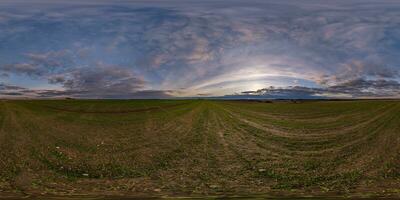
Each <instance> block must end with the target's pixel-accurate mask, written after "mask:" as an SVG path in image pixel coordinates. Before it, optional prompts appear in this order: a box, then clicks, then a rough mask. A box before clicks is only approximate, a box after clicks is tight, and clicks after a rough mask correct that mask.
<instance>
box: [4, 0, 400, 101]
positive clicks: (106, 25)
mask: <svg viewBox="0 0 400 200" xmlns="http://www.w3.org/2000/svg"><path fill="white" fill-rule="evenodd" d="M399 71H400V1H398V0H374V1H372V0H329V1H323V0H319V1H317V0H279V1H278V0H274V1H272V0H260V1H258V0H246V1H239V0H229V1H228V0H226V1H222V0H215V1H197V0H196V1H193V0H180V1H178V0H172V1H167V0H159V1H154V0H146V1H105V0H103V1H102V0H96V1H95V0H79V1H77V0H68V1H66V0H65V1H64V0H59V1H57V0H51V1H50V0H32V1H23V0H2V1H0V98H65V97H72V98H122V99H131V98H177V97H178V98H180V97H222V98H400V72H399Z"/></svg>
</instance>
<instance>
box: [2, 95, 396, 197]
mask: <svg viewBox="0 0 400 200" xmlns="http://www.w3.org/2000/svg"><path fill="white" fill-rule="evenodd" d="M26 195H110V196H119V195H126V196H165V195H167V196H215V195H217V196H218V195H228V196H229V195H267V196H282V195H284V196H292V195H294V196H303V195H307V196H310V195H311V196H312V195H315V196H394V197H400V101H389V100H387V101H384V100H379V101H378V100H376V101H372V100H370V101H368V100H363V101H361V100H360V101H304V102H297V103H294V102H269V103H266V102H251V101H210V100H30V101H28V100H2V101H0V196H4V197H5V196H26Z"/></svg>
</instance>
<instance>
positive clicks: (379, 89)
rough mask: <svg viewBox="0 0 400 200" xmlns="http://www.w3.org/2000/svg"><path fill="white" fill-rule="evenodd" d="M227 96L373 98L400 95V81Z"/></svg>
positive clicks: (365, 81)
mask: <svg viewBox="0 0 400 200" xmlns="http://www.w3.org/2000/svg"><path fill="white" fill-rule="evenodd" d="M226 97H227V98H271V99H317V98H368V97H370V98H373V97H397V98H398V97H400V83H399V82H397V81H394V80H383V79H381V80H365V79H355V80H351V81H347V82H344V83H341V84H338V85H334V86H329V87H324V88H310V87H302V86H289V87H282V88H277V87H272V86H271V87H269V88H263V89H260V90H256V91H244V92H241V94H235V95H228V96H226Z"/></svg>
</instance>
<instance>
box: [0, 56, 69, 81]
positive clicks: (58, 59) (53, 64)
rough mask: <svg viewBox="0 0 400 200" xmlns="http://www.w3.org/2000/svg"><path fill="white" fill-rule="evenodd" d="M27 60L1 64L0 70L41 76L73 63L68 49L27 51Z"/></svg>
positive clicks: (35, 76)
mask: <svg viewBox="0 0 400 200" xmlns="http://www.w3.org/2000/svg"><path fill="white" fill-rule="evenodd" d="M24 57H25V59H26V60H27V61H26V62H18V63H13V64H4V65H0V71H3V72H6V73H14V74H18V75H27V76H29V77H34V78H41V77H42V76H46V75H48V74H51V73H56V72H58V71H62V70H65V68H66V67H69V66H71V65H72V64H73V61H72V54H71V52H69V51H67V50H62V51H50V52H46V53H26V54H24Z"/></svg>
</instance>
